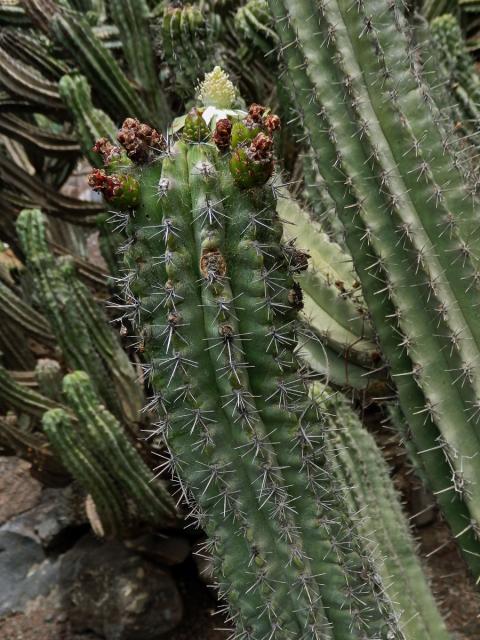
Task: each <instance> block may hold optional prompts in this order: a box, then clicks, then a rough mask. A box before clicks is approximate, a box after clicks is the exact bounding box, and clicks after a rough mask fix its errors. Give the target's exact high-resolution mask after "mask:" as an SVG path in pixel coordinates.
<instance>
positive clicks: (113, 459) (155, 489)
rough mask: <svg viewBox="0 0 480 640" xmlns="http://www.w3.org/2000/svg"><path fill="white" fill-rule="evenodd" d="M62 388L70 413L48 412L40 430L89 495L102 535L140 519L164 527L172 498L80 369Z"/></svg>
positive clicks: (125, 528)
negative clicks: (101, 402)
mask: <svg viewBox="0 0 480 640" xmlns="http://www.w3.org/2000/svg"><path fill="white" fill-rule="evenodd" d="M63 393H64V396H65V399H66V402H67V403H68V405H69V406H70V408H71V409H73V412H74V416H72V415H69V413H68V412H67V411H66V410H65V409H63V408H54V409H51V410H49V411H47V412H46V413H45V414H44V415H43V418H42V424H43V429H44V431H45V433H46V434H47V436H48V439H49V440H50V442H51V444H52V447H53V449H54V450H55V451H56V453H57V454H58V456H59V458H60V460H61V461H62V462H63V464H64V465H65V467H66V468H67V469H68V470H69V471H70V472H71V473H72V475H73V477H74V478H75V479H76V480H77V481H78V482H79V483H80V484H81V486H82V487H83V488H84V489H85V490H86V491H87V492H88V494H89V495H90V496H91V498H92V499H93V502H94V504H95V507H96V511H97V514H98V517H99V519H100V523H101V526H102V534H103V535H105V536H107V537H109V536H125V535H127V534H128V532H129V529H132V528H133V531H135V530H138V527H139V526H141V525H142V524H143V525H145V524H148V525H150V526H159V525H161V526H162V525H163V526H166V525H168V524H171V523H172V522H173V521H174V518H175V505H174V502H173V500H172V498H171V496H170V495H169V493H168V492H167V491H166V489H165V488H164V487H163V486H162V483H161V482H160V481H156V482H155V483H152V482H151V471H150V470H149V468H148V467H147V465H146V464H145V463H144V461H143V460H142V458H141V456H140V454H139V452H138V451H137V449H136V448H135V447H134V445H133V444H132V443H131V442H130V441H129V438H128V435H127V433H126V432H125V430H124V429H123V428H122V426H121V425H120V423H119V422H118V420H117V419H116V418H115V417H114V416H113V415H112V414H111V413H110V412H109V411H107V410H106V409H105V407H104V406H103V405H101V404H100V401H99V398H98V397H97V396H96V393H95V390H94V387H93V385H92V384H91V382H90V380H89V378H88V376H87V374H86V373H84V372H83V371H76V372H75V373H71V374H69V375H67V376H65V378H64V380H63Z"/></svg>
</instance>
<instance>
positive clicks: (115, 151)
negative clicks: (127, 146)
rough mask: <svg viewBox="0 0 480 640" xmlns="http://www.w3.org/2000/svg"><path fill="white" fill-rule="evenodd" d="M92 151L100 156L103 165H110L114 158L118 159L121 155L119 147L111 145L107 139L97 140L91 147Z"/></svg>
mask: <svg viewBox="0 0 480 640" xmlns="http://www.w3.org/2000/svg"><path fill="white" fill-rule="evenodd" d="M92 151H95V153H99V154H100V155H101V156H102V158H103V162H104V164H110V162H111V161H112V160H113V159H114V158H119V157H120V155H121V149H120V147H117V146H115V145H113V144H112V143H111V142H110V140H107V138H99V139H98V140H97V141H96V143H95V144H94V145H93V147H92Z"/></svg>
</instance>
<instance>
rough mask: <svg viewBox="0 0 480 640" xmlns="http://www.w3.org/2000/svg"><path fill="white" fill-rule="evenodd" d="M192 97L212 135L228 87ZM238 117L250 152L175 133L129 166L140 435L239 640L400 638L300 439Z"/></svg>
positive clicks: (276, 271) (271, 266) (257, 190)
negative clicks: (158, 446) (190, 522)
mask: <svg viewBox="0 0 480 640" xmlns="http://www.w3.org/2000/svg"><path fill="white" fill-rule="evenodd" d="M219 75H220V74H219V73H218V72H217V73H216V76H217V77H218V76H219ZM211 84H212V83H211ZM205 88H206V87H205V85H203V87H202V88H201V91H200V93H201V95H202V97H203V99H204V107H205V113H207V112H208V113H209V114H212V115H213V117H212V119H211V120H210V122H211V123H212V129H213V131H212V136H213V132H214V130H215V129H216V123H215V114H216V113H220V112H221V113H222V115H221V116H219V118H225V112H224V111H223V112H222V109H225V108H227V109H228V108H230V109H231V107H225V106H224V105H225V102H222V103H221V106H218V105H219V104H220V103H219V102H218V99H221V100H222V99H223V97H222V96H226V95H227V94H228V93H229V91H230V90H229V88H228V85H226V86H225V84H224V85H223V86H222V85H221V83H220V82H218V83H217V86H215V87H213V88H214V90H215V91H214V92H211V93H209V94H208V95H211V97H212V102H213V103H214V104H215V105H217V106H214V104H212V105H209V104H208V100H207V99H206V95H207V92H206V91H205ZM207 88H208V89H209V90H210V88H211V87H207ZM251 113H252V112H251ZM253 113H255V114H256V116H257V118H258V121H257V122H258V124H259V126H260V128H261V129H262V133H260V134H258V135H257V136H256V138H258V136H263V138H261V144H259V141H257V144H256V145H254V148H253V149H252V147H251V145H252V142H250V141H245V142H243V143H240V144H239V145H238V146H237V147H236V148H235V149H233V150H232V149H230V150H227V149H226V145H225V144H222V149H221V150H220V149H217V148H216V145H215V144H212V143H210V142H204V143H203V142H201V143H198V142H195V143H191V142H189V141H186V140H184V139H179V140H177V141H176V142H175V144H174V145H173V146H171V147H170V148H169V149H165V150H164V151H160V152H157V153H156V154H155V155H154V156H153V157H152V158H151V160H150V162H149V163H147V164H145V163H140V164H138V165H137V166H136V167H135V166H134V167H129V168H128V172H129V174H130V175H133V176H134V177H135V178H136V179H137V180H138V182H139V184H140V204H139V206H138V207H137V208H136V209H135V211H134V214H131V215H130V220H129V224H128V227H127V232H128V234H129V238H130V243H129V248H128V250H127V251H126V264H127V266H128V268H129V275H128V278H126V280H125V283H124V284H125V286H124V296H125V300H126V302H125V305H126V313H128V314H129V317H130V319H131V320H132V321H133V322H134V323H135V326H137V327H138V331H139V333H140V338H141V340H142V342H143V350H144V352H145V354H146V357H147V358H148V360H149V364H147V365H146V366H145V370H146V373H147V374H148V376H149V381H150V384H151V385H152V388H153V390H154V394H153V396H152V398H151V400H150V403H149V408H150V409H151V410H152V411H153V410H156V412H157V414H158V421H157V424H156V427H155V430H153V431H152V433H151V434H150V435H151V438H152V439H156V438H157V439H158V438H161V439H165V441H166V443H167V446H168V447H169V451H170V453H171V456H170V457H169V458H168V459H166V460H165V461H164V463H163V464H161V465H160V466H159V469H163V468H167V469H170V468H175V470H176V473H177V483H178V489H179V493H180V495H183V496H184V497H185V498H186V499H187V500H188V501H189V502H190V504H191V506H192V514H191V515H192V518H193V519H194V521H195V522H198V523H199V524H200V525H201V526H202V527H203V528H204V529H205V530H206V531H207V532H208V534H209V535H210V539H209V541H208V542H207V543H206V546H205V550H206V551H207V552H208V553H210V554H211V555H212V556H213V565H214V571H215V575H216V579H217V583H218V587H219V591H220V594H221V595H222V596H224V597H225V598H226V600H227V602H228V609H227V612H228V614H229V619H230V620H231V622H232V623H233V624H234V625H235V628H236V632H237V634H238V637H245V638H246V637H248V638H251V639H255V640H257V639H258V640H260V639H261V638H265V637H271V638H276V639H278V640H281V639H286V638H290V639H293V638H298V639H300V638H307V637H308V638H310V637H311V638H320V637H326V638H327V637H328V638H332V639H333V638H342V639H347V638H348V639H349V640H353V639H357V640H360V638H362V637H365V634H367V635H368V636H369V637H379V638H385V639H386V638H387V637H389V636H390V637H391V638H402V637H403V634H402V632H401V631H400V629H399V627H398V624H397V622H396V619H395V616H394V614H393V610H392V608H391V605H390V603H389V602H388V599H386V598H385V597H384V594H383V591H382V588H381V587H379V586H378V585H376V583H375V580H374V573H375V571H374V569H373V566H372V565H370V562H369V559H368V556H367V555H366V554H365V553H364V550H363V547H362V541H361V538H359V537H358V536H357V535H356V532H355V528H354V526H353V525H352V522H351V519H350V517H349V515H348V510H347V509H346V505H345V504H344V502H343V499H342V498H341V497H340V496H339V495H338V493H337V491H336V490H335V480H334V476H333V472H332V471H331V469H330V464H329V461H328V459H327V458H326V456H325V452H324V450H322V448H321V447H320V448H318V447H317V446H316V441H315V439H312V438H311V437H310V433H311V427H310V424H311V423H312V422H313V423H315V422H317V421H318V420H319V419H320V415H319V413H318V412H317V410H318V408H317V407H316V406H314V405H312V404H311V402H310V401H309V399H308V395H307V391H306V389H305V385H306V384H307V383H308V375H307V376H305V375H304V372H303V369H301V367H300V365H299V363H298V361H297V359H296V356H295V353H294V351H295V348H296V345H297V339H296V333H295V329H296V320H297V311H298V309H299V308H300V307H301V305H302V302H301V291H300V288H299V287H298V285H296V283H295V281H294V279H293V273H294V272H295V271H296V270H297V268H296V266H295V265H294V264H293V263H292V262H290V261H289V259H288V257H287V256H286V255H284V253H283V251H282V245H281V237H282V226H281V223H280V220H279V217H278V215H277V213H276V209H275V197H274V195H275V190H274V189H273V188H272V185H271V184H267V181H268V179H269V177H270V175H271V171H272V170H271V163H272V161H273V157H272V156H271V155H270V154H271V140H272V138H271V134H270V133H269V131H268V124H271V123H272V119H271V118H270V115H271V114H269V113H268V111H267V110H265V109H263V108H259V109H253ZM249 117H251V114H250V115H247V116H246V115H245V113H244V112H238V113H236V112H234V111H232V112H230V111H229V112H228V118H229V119H231V120H232V121H233V122H235V121H238V120H243V121H244V124H247V123H248V122H249V121H248V118H249ZM274 122H276V121H275V120H274ZM277 124H278V123H277ZM180 135H181V134H180ZM240 151H242V152H243V153H241V154H240ZM233 159H235V160H234V161H232V160H233ZM119 170H120V169H119V167H118V166H117V167H115V166H114V167H113V168H112V172H113V173H114V174H117V173H118V171H119ZM106 171H107V172H108V171H109V168H108V166H107V168H106ZM232 171H233V173H232ZM239 176H240V179H239Z"/></svg>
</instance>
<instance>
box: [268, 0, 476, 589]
mask: <svg viewBox="0 0 480 640" xmlns="http://www.w3.org/2000/svg"><path fill="white" fill-rule="evenodd" d="M357 5H358V7H357V9H358V10H351V9H350V6H348V7H347V5H346V3H343V2H340V1H330V2H320V3H319V6H317V5H316V4H315V3H314V2H313V1H310V0H301V1H299V2H293V1H290V0H283V1H282V0H270V6H271V8H272V10H273V12H274V14H275V16H276V18H277V29H278V33H279V36H280V38H281V40H282V51H283V54H284V56H285V60H286V63H287V66H288V70H289V76H290V80H291V82H292V83H293V86H294V87H295V94H296V98H297V100H298V105H299V111H300V114H301V116H302V118H303V120H304V124H305V127H306V129H307V130H308V133H309V135H310V140H311V143H312V148H313V150H314V153H315V157H316V161H317V163H318V168H319V171H320V173H321V174H322V177H323V178H324V181H325V185H326V186H327V188H328V190H329V193H330V196H331V197H332V198H333V200H334V201H335V202H336V205H337V211H338V212H339V214H340V215H341V218H342V222H343V224H344V226H345V229H346V241H347V244H348V246H349V248H350V251H351V253H352V257H353V260H354V264H355V267H356V271H357V273H358V275H359V277H360V279H361V281H362V285H363V292H364V296H365V299H366V301H367V304H368V307H369V309H370V312H371V314H372V318H373V321H374V324H375V326H376V329H377V332H378V334H379V337H380V343H381V346H382V349H383V352H384V354H385V356H386V359H387V361H388V363H389V365H390V367H391V373H392V376H393V378H394V380H395V381H396V382H397V383H398V384H397V390H398V395H399V399H400V403H401V405H402V408H403V410H404V412H405V415H406V416H407V419H408V421H409V423H410V426H411V430H412V433H413V436H414V438H415V439H416V440H417V442H418V450H419V451H425V454H424V457H423V459H424V464H425V465H426V466H428V467H429V473H428V475H429V477H430V481H431V484H432V486H433V489H434V492H435V493H436V495H437V496H438V499H439V501H440V503H441V504H442V507H443V509H444V511H445V513H446V514H447V518H448V519H449V521H450V524H451V526H452V529H453V531H454V533H455V535H456V536H457V537H458V539H459V543H460V545H461V547H462V548H463V549H464V550H465V558H466V559H467V561H468V562H469V563H470V565H471V567H472V570H473V571H474V573H475V576H479V575H480V560H479V558H480V554H479V551H480V543H479V541H478V539H477V534H478V533H479V525H478V523H479V522H480V509H479V505H480V500H479V491H480V484H479V482H480V465H479V464H478V462H477V452H478V451H479V449H480V429H479V424H478V418H479V416H480V413H479V412H478V410H477V407H478V403H479V400H478V399H479V398H480V393H479V392H480V369H479V364H478V358H477V357H476V355H475V354H476V353H477V351H478V347H479V345H480V342H479V338H480V332H479V324H478V322H477V320H476V314H477V312H476V305H477V300H478V298H479V295H480V293H479V289H478V284H479V282H480V281H479V278H478V260H477V257H476V256H477V255H478V234H476V229H477V226H478V224H477V222H476V216H475V209H474V208H473V207H472V200H471V195H469V191H468V188H467V187H466V185H465V183H464V181H463V176H462V173H461V172H460V171H459V167H458V161H457V159H456V158H455V156H451V155H449V154H448V153H445V149H446V148H448V147H445V144H447V141H445V140H444V139H443V138H442V130H441V129H440V128H439V127H438V125H437V120H438V117H439V114H438V109H437V107H436V106H435V104H434V103H433V102H432V100H431V99H430V96H429V93H428V88H427V86H426V85H425V84H424V83H423V82H422V79H421V75H420V71H419V69H418V66H417V63H416V58H415V53H414V52H412V51H411V50H410V48H409V47H410V43H409V40H408V38H407V37H406V35H405V31H404V28H403V26H404V23H403V16H402V13H401V9H400V7H399V6H397V3H396V2H389V3H386V2H384V1H383V0H365V1H364V2H362V3H357ZM439 434H441V438H440V440H439V439H438V437H439ZM466 506H467V507H468V510H466V509H465V507H466ZM465 522H467V523H468V524H465Z"/></svg>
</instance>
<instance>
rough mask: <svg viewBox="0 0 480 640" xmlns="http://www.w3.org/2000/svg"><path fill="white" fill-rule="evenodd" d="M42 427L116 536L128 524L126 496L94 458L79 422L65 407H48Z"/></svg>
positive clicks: (107, 532)
mask: <svg viewBox="0 0 480 640" xmlns="http://www.w3.org/2000/svg"><path fill="white" fill-rule="evenodd" d="M42 425H43V430H44V432H45V434H46V435H47V437H48V439H49V441H50V444H51V445H52V447H53V449H54V450H55V452H56V454H57V455H58V456H59V458H60V459H61V461H62V462H63V464H64V465H65V467H66V468H67V469H68V470H69V471H70V473H71V474H72V475H73V477H74V478H75V479H76V480H77V481H78V482H79V483H80V485H81V486H82V487H83V488H84V489H86V490H87V491H88V493H89V494H90V495H91V496H92V498H93V501H94V502H95V505H96V507H97V511H98V514H99V516H100V519H101V522H102V528H103V530H104V532H105V535H106V536H108V537H110V536H111V537H115V536H118V535H120V534H121V532H122V531H123V530H124V529H125V528H126V527H127V526H128V512H127V508H126V505H125V503H124V499H123V496H121V494H120V493H119V491H118V488H117V487H116V486H115V482H114V480H113V479H112V477H111V476H110V475H109V474H108V473H107V472H106V471H105V469H104V468H103V467H102V465H99V464H95V462H94V461H92V459H91V451H90V450H89V449H88V448H87V447H85V445H84V444H83V442H82V439H81V438H80V437H79V433H78V423H76V422H75V420H74V419H72V416H71V415H70V414H69V413H67V412H66V411H64V410H63V409H52V410H50V411H47V412H46V413H45V415H44V416H43V419H42Z"/></svg>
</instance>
